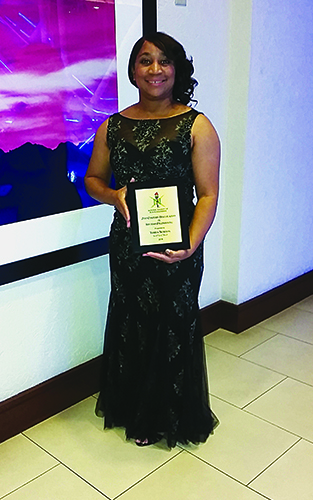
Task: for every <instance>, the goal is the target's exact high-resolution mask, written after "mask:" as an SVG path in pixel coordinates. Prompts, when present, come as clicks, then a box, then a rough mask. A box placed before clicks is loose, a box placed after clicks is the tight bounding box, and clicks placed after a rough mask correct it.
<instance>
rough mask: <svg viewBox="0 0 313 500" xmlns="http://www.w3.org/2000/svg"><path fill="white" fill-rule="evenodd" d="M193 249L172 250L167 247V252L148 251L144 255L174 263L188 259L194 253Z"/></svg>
mask: <svg viewBox="0 0 313 500" xmlns="http://www.w3.org/2000/svg"><path fill="white" fill-rule="evenodd" d="M192 253H193V252H192V251H191V250H190V249H189V250H176V251H175V250H170V249H167V250H165V252H162V253H160V252H147V253H144V254H143V257H152V258H154V259H157V260H162V261H163V262H166V263H167V264H174V263H175V262H178V261H180V260H185V259H188V257H190V256H191V255H192Z"/></svg>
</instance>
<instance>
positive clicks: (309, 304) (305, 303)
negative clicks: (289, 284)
mask: <svg viewBox="0 0 313 500" xmlns="http://www.w3.org/2000/svg"><path fill="white" fill-rule="evenodd" d="M294 307H295V308H296V309H301V310H302V311H308V312H311V313H313V295H311V296H310V297H308V298H307V299H304V300H302V301H301V302H298V304H296V305H295V306H294Z"/></svg>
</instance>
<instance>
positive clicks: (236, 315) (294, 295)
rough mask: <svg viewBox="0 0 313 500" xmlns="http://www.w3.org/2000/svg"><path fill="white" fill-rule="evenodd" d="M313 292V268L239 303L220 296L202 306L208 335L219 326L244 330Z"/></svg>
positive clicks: (203, 323) (202, 315)
mask: <svg viewBox="0 0 313 500" xmlns="http://www.w3.org/2000/svg"><path fill="white" fill-rule="evenodd" d="M312 294H313V271H309V272H308V273H305V274H303V275H301V276H298V277H297V278H295V279H293V280H291V281H288V282H287V283H284V284H283V285H280V286H278V287H276V288H273V289H272V290H270V291H268V292H265V293H263V294H261V295H259V296H257V297H254V298H253V299H251V300H248V301H246V302H243V303H242V304H239V305H236V304H231V303H229V302H226V301H223V300H219V301H218V302H215V303H214V304H211V305H210V306H207V307H205V308H203V309H201V320H202V329H203V332H204V335H207V334H208V333H211V332H213V331H214V330H216V329H217V328H224V329H225V330H229V331H231V332H233V333H240V332H243V331H244V330H247V329H248V328H251V327H252V326H254V325H257V324H258V323H260V322H261V321H264V320H265V319H268V318H270V317H271V316H273V315H274V314H277V313H279V312H281V311H283V310H285V309H287V308H288V307H290V306H292V305H294V304H296V303H297V302H299V301H300V300H303V299H305V298H306V297H309V296H310V295H312Z"/></svg>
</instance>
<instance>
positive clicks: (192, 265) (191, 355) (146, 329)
mask: <svg viewBox="0 0 313 500" xmlns="http://www.w3.org/2000/svg"><path fill="white" fill-rule="evenodd" d="M197 115H198V112H197V111H195V110H194V109H191V110H190V111H188V112H186V113H184V114H181V115H178V116H173V117H169V118H164V119H151V120H136V119H130V118H126V117H123V116H122V115H121V114H119V113H117V114H114V115H112V116H111V118H110V119H109V124H108V132H107V141H108V145H109V148H110V162H111V167H112V170H113V173H114V177H115V181H116V188H117V189H119V188H121V187H122V186H125V185H127V184H128V183H129V182H130V180H131V179H132V178H133V179H135V181H148V180H158V179H169V178H171V179H173V178H180V179H182V181H183V186H184V196H185V200H184V202H185V204H186V208H187V216H188V221H189V222H190V221H191V219H192V215H193V211H194V201H193V200H194V178H193V171H192V165H191V127H192V124H193V122H194V120H195V118H196V117H197ZM169 246H170V245H169ZM110 269H111V296H110V302H109V310H108V317H107V324H106V331H105V345H104V357H103V367H102V375H101V391H100V396H99V398H98V402H97V406H96V414H97V415H98V416H103V417H104V418H105V421H104V426H105V427H108V428H111V427H124V428H125V432H126V437H127V438H137V439H145V438H148V439H149V440H154V439H156V437H157V435H158V434H160V433H161V435H162V436H163V437H164V438H165V439H166V440H167V444H168V446H169V447H173V446H175V445H176V443H177V442H179V443H188V442H192V443H199V442H204V441H206V439H207V438H208V436H209V435H210V434H211V433H212V431H213V429H214V428H215V426H216V425H217V423H218V421H217V418H216V417H215V415H214V414H213V412H212V411H211V409H210V407H209V397H208V384H207V374H206V364H205V358H204V352H203V339H202V332H201V328H200V318H199V305H198V294H199V287H200V282H201V277H202V271H203V248H202V244H201V245H200V246H199V247H198V249H197V250H196V252H195V253H194V254H193V255H192V256H191V257H190V258H188V259H186V260H183V261H180V262H177V263H175V264H166V263H164V262H161V261H158V260H156V259H153V258H150V257H142V256H141V255H138V254H134V253H133V251H132V241H131V230H130V229H128V228H127V227H126V222H125V220H124V218H123V217H122V216H121V214H120V213H119V212H118V211H115V214H114V220H113V223H112V227H111V233H110Z"/></svg>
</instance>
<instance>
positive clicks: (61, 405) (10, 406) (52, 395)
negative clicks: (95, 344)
mask: <svg viewBox="0 0 313 500" xmlns="http://www.w3.org/2000/svg"><path fill="white" fill-rule="evenodd" d="M101 357H102V356H98V357H97V358H94V359H92V360H91V361H87V362H86V363H83V364H81V365H79V366H77V367H75V368H72V369H71V370H68V371H66V372H64V373H61V374H60V375H57V376H56V377H53V378H51V379H49V380H46V381H45V382H43V383H42V384H39V385H37V386H35V387H32V388H31V389H28V390H26V391H24V392H21V393H20V394H17V395H16V396H13V397H12V398H10V399H7V400H6V401H3V402H2V403H0V443H1V442H2V441H5V440H6V439H9V438H10V437H12V436H15V435H16V434H19V433H21V432H23V431H25V430H26V429H29V428H30V427H32V426H33V425H36V424H38V423H39V422H42V421H43V420H45V419H47V418H49V417H52V416H53V415H56V414H57V413H59V412H61V411H63V410H65V409H66V408H69V407H70V406H72V405H74V404H76V403H78V402H79V401H82V400H83V399H85V398H87V397H89V396H91V395H92V394H95V393H96V392H98V390H99V380H100V365H101Z"/></svg>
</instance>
